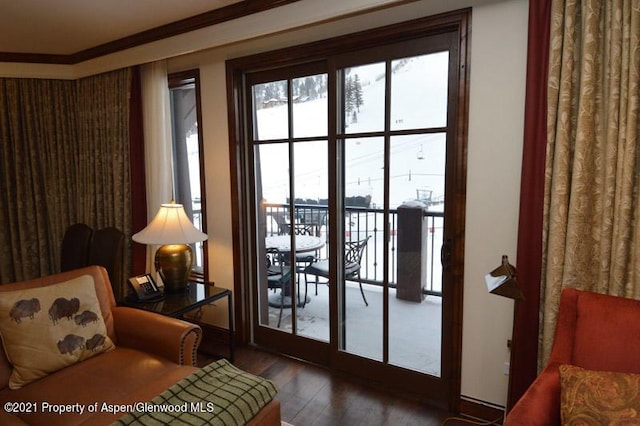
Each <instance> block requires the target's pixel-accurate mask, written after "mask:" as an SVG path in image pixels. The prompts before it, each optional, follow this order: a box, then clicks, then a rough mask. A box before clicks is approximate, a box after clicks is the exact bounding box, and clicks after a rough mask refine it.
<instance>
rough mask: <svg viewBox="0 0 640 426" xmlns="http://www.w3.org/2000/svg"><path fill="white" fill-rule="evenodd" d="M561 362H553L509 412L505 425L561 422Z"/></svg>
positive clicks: (556, 423)
mask: <svg viewBox="0 0 640 426" xmlns="http://www.w3.org/2000/svg"><path fill="white" fill-rule="evenodd" d="M559 366H560V364H558V363H551V364H548V365H547V367H546V368H545V369H544V370H543V371H542V373H540V375H539V376H538V377H537V378H536V380H534V381H533V383H532V384H531V386H529V389H527V391H526V392H525V393H524V395H522V397H521V398H520V400H519V401H518V402H517V403H516V405H514V406H513V408H512V409H511V411H509V414H507V417H506V421H505V423H504V426H534V425H540V426H552V425H559V424H560V372H559V371H558V367H559Z"/></svg>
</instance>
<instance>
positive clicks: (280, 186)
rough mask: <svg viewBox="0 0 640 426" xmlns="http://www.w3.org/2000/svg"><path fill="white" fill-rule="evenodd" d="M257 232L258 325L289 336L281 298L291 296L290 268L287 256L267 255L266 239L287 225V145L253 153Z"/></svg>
mask: <svg viewBox="0 0 640 426" xmlns="http://www.w3.org/2000/svg"><path fill="white" fill-rule="evenodd" d="M254 152H255V153H254V167H255V179H256V182H255V186H256V198H257V199H256V206H257V208H258V209H259V211H258V212H257V215H256V216H257V217H258V229H257V230H256V247H257V256H256V257H257V259H258V262H257V267H258V268H257V269H258V274H257V276H258V281H259V283H258V289H257V292H258V312H259V322H260V325H265V326H270V327H277V328H279V329H280V330H283V331H288V332H291V331H292V328H291V322H287V321H283V319H285V320H286V318H283V317H284V316H285V310H284V300H283V297H284V296H287V295H289V294H290V291H291V288H290V281H289V279H288V277H290V275H291V271H290V266H289V265H287V262H285V256H286V252H282V253H267V250H266V246H265V245H266V241H267V239H268V238H271V237H274V236H278V235H281V234H282V233H283V232H284V230H285V229H286V224H287V223H288V221H289V219H288V218H289V208H288V207H287V200H288V197H289V193H290V190H289V166H288V164H289V145H288V144H286V143H274V144H264V145H257V146H256V148H255V150H254Z"/></svg>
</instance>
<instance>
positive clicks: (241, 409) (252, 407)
mask: <svg viewBox="0 0 640 426" xmlns="http://www.w3.org/2000/svg"><path fill="white" fill-rule="evenodd" d="M277 392H278V390H277V389H276V387H275V385H274V384H273V382H271V381H270V380H267V379H264V378H262V377H258V376H254V375H253V374H249V373H247V372H244V371H242V370H240V369H238V368H236V367H234V366H233V365H232V364H230V363H229V362H228V361H227V360H225V359H222V360H220V361H216V362H213V363H211V364H209V365H207V366H205V367H203V368H202V369H200V370H199V371H197V372H196V373H194V374H192V375H191V376H189V377H186V378H184V379H182V380H181V381H179V382H178V383H176V384H175V385H173V386H172V387H170V388H169V389H167V390H166V391H164V392H162V393H161V394H160V395H158V396H157V397H155V398H153V399H152V400H151V401H150V402H144V403H143V402H140V403H137V404H135V405H134V407H135V408H134V411H131V412H129V414H127V415H125V416H123V417H121V418H120V419H119V420H118V421H116V422H114V423H113V425H149V426H151V425H169V424H171V425H179V424H186V425H194V426H195V425H220V426H231V425H244V424H245V423H246V422H247V421H249V420H250V419H251V418H252V417H253V416H255V415H256V413H257V412H258V411H260V409H262V407H264V406H265V405H267V404H268V403H269V402H270V401H271V400H272V399H273V398H274V397H275V395H276V393H277Z"/></svg>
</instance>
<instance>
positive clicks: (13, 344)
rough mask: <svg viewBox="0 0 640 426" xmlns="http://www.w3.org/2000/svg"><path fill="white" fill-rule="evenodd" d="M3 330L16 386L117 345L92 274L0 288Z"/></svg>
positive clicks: (11, 383)
mask: <svg viewBox="0 0 640 426" xmlns="http://www.w3.org/2000/svg"><path fill="white" fill-rule="evenodd" d="M0 334H1V335H2V343H3V345H4V350H5V353H6V354H7V359H8V360H9V362H10V363H11V364H12V365H13V372H12V373H11V377H10V379H9V387H10V388H11V389H19V388H21V387H22V386H24V385H26V384H27V383H30V382H32V381H34V380H37V379H39V378H41V377H44V376H46V375H47V374H49V373H52V372H54V371H57V370H60V369H61V368H64V367H67V366H69V365H71V364H74V363H76V362H78V361H82V360H85V359H87V358H90V357H92V356H94V355H96V354H99V353H101V352H105V351H108V350H111V349H113V347H114V345H113V342H112V341H111V339H109V337H108V336H107V329H106V327H105V324H104V320H103V318H102V312H101V311H100V304H99V303H98V298H97V296H96V291H95V287H94V283H93V278H91V277H90V276H89V275H83V276H81V277H78V278H75V279H72V280H69V281H66V282H62V283H58V284H54V285H49V286H45V287H37V288H32V289H28V290H19V291H8V292H1V293H0Z"/></svg>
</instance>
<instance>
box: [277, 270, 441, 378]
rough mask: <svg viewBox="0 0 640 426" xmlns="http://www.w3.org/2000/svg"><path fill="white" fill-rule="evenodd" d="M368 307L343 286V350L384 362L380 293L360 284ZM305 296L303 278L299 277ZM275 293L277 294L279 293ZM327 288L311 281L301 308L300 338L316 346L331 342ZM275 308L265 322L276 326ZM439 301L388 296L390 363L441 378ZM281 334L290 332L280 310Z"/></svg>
mask: <svg viewBox="0 0 640 426" xmlns="http://www.w3.org/2000/svg"><path fill="white" fill-rule="evenodd" d="M363 287H364V291H365V295H366V298H367V301H368V302H369V306H366V305H365V303H364V301H363V300H362V296H361V295H360V289H359V287H358V284H357V283H355V282H350V281H348V282H347V286H346V350H347V351H348V352H350V353H353V354H357V355H361V356H365V357H367V358H372V359H377V360H382V325H383V320H382V312H383V310H382V307H383V293H382V288H381V287H379V286H374V285H367V284H363ZM300 290H301V293H302V294H304V277H301V285H300ZM278 291H279V290H278ZM328 294H329V287H328V286H327V285H326V284H319V285H318V295H316V294H315V282H314V281H313V278H312V277H309V285H308V296H309V302H308V303H307V304H306V306H305V307H304V308H303V307H299V308H298V309H297V311H298V321H297V327H298V334H299V335H301V336H304V337H309V338H312V339H316V340H322V341H328V340H329V303H328ZM279 312H280V309H279V308H274V307H270V308H269V322H270V324H272V325H273V326H275V325H276V324H277V323H278V314H279ZM441 318H442V298H441V297H437V296H427V297H426V298H425V299H424V300H423V301H422V302H420V303H418V302H411V301H406V300H401V299H398V298H397V297H396V291H395V289H390V290H389V336H390V337H389V363H390V364H393V365H396V366H400V367H405V368H408V369H411V370H417V371H420V372H423V373H427V374H431V375H435V376H439V375H440V352H441V351H440V342H441V323H442V322H441ZM280 329H282V330H286V331H288V332H291V309H286V308H285V309H284V311H283V314H282V323H281V325H280Z"/></svg>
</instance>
